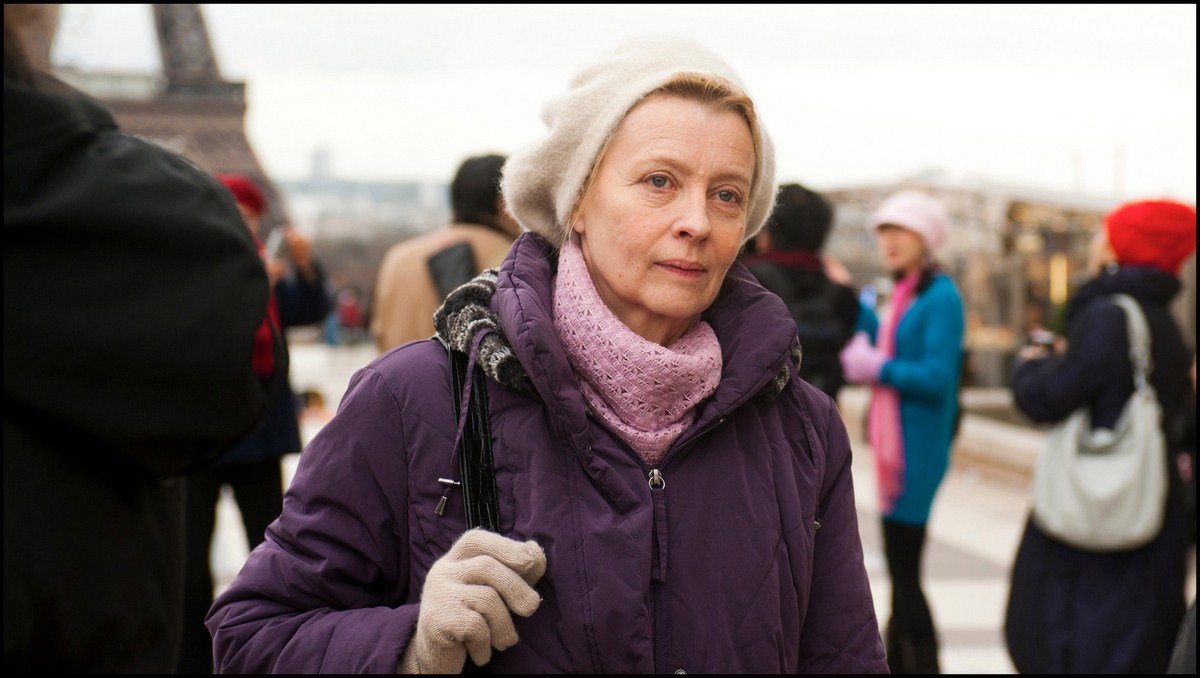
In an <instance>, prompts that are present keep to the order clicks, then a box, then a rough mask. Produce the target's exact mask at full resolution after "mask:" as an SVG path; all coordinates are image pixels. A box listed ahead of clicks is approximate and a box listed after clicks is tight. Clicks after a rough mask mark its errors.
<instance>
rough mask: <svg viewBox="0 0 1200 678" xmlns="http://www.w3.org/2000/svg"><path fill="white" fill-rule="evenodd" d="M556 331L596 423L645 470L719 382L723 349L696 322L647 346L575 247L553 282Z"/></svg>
mask: <svg viewBox="0 0 1200 678" xmlns="http://www.w3.org/2000/svg"><path fill="white" fill-rule="evenodd" d="M553 313H554V326H555V327H556V328H557V329H558V335H559V337H560V338H561V340H562V344H563V349H564V350H565V351H566V354H567V359H568V360H569V361H570V363H571V367H572V369H574V371H575V374H576V376H577V377H578V378H579V388H580V391H582V393H583V397H584V399H585V400H586V401H587V403H588V405H589V407H591V409H592V412H594V413H595V414H596V415H597V416H599V417H600V418H601V419H602V420H604V422H605V423H606V424H607V425H608V426H609V428H611V429H612V431H613V432H614V433H616V434H617V436H619V437H620V438H621V439H622V440H624V441H625V442H627V443H629V446H630V447H632V448H633V450H634V451H635V452H637V454H638V456H639V457H641V459H642V460H643V461H644V462H645V463H646V464H648V465H650V466H654V465H656V464H657V463H658V462H659V461H661V460H662V456H663V454H664V453H665V452H666V451H667V448H669V447H670V446H671V444H672V443H674V442H675V440H676V439H677V438H678V437H679V436H680V435H681V434H682V433H683V432H684V430H686V429H687V427H688V426H689V425H690V424H691V423H692V416H693V413H694V410H695V408H696V406H697V405H698V404H699V403H700V402H701V401H703V400H704V399H705V398H707V397H708V396H710V395H712V393H713V392H714V391H716V389H717V384H718V383H719V382H720V380H721V346H720V344H719V343H718V341H717V335H716V334H714V333H713V331H712V328H711V327H709V325H708V323H705V322H697V323H696V324H695V325H693V326H692V327H691V329H689V330H688V331H687V332H686V333H685V334H684V335H683V336H682V337H680V338H679V339H678V340H676V341H675V343H673V344H671V345H670V346H668V347H663V346H660V345H658V344H656V343H654V342H652V341H649V340H647V339H644V338H642V337H641V336H640V335H638V334H637V333H635V332H634V331H633V330H631V329H629V327H627V326H626V325H625V324H624V323H622V322H621V321H620V319H618V318H617V316H616V315H615V314H614V313H613V312H612V310H611V309H609V308H608V306H607V305H606V304H605V303H604V301H603V300H602V299H601V298H600V293H599V292H598V291H597V290H596V286H595V284H594V283H593V282H592V277H591V275H589V274H588V270H587V265H586V264H585V263H584V261H583V251H582V250H581V249H580V248H579V244H578V243H577V242H575V240H574V239H571V240H568V241H567V243H566V244H564V245H563V247H562V250H561V251H560V253H559V256H558V276H557V278H556V279H555V281H554V310H553Z"/></svg>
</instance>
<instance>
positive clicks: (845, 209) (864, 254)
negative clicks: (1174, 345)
mask: <svg viewBox="0 0 1200 678" xmlns="http://www.w3.org/2000/svg"><path fill="white" fill-rule="evenodd" d="M901 189H916V190H920V191H924V192H926V193H929V194H931V195H933V196H936V197H937V198H939V199H941V200H942V201H944V203H945V204H946V207H947V209H948V211H949V213H950V232H949V235H948V237H947V241H946V244H945V245H944V246H943V248H942V250H941V251H940V252H939V255H938V259H939V262H940V263H941V264H942V265H943V266H944V268H945V269H946V272H947V273H948V274H949V275H950V276H951V277H952V278H953V279H954V281H955V283H956V284H957V285H958V287H959V290H960V292H961V293H962V296H963V303H964V306H965V310H966V320H967V337H966V342H967V348H968V349H969V351H970V373H969V379H970V381H971V383H973V384H974V385H979V386H1003V385H1007V383H1008V371H1009V368H1010V367H1011V363H1012V358H1013V355H1014V354H1015V353H1016V351H1017V349H1019V348H1020V344H1021V342H1022V341H1023V340H1024V338H1025V336H1026V331H1027V329H1028V328H1029V327H1030V326H1031V325H1033V324H1040V325H1044V326H1046V327H1049V328H1051V329H1053V330H1056V331H1060V332H1061V331H1063V330H1064V329H1065V328H1064V317H1063V316H1064V312H1065V309H1066V302H1067V300H1068V299H1069V298H1070V297H1071V296H1072V295H1073V294H1074V292H1075V291H1076V290H1078V289H1079V287H1080V286H1081V285H1082V284H1083V283H1084V282H1086V281H1087V279H1088V277H1089V276H1088V274H1087V271H1086V269H1085V267H1086V262H1087V249H1088V242H1089V241H1090V240H1091V238H1092V236H1093V235H1094V234H1095V233H1096V231H1097V230H1098V229H1099V228H1101V227H1102V224H1103V218H1104V215H1105V214H1107V213H1108V212H1109V211H1111V210H1112V209H1113V208H1114V207H1116V206H1117V205H1118V204H1119V201H1118V200H1115V199H1109V198H1097V197H1091V196H1086V195H1079V194H1070V193H1056V192H1050V191H1041V190H1037V189H1031V188H1021V187H1014V186H1007V185H999V184H988V183H970V182H959V181H948V180H945V179H943V178H940V177H939V176H937V175H931V176H925V177H917V178H912V179H906V180H901V181H898V182H894V183H886V184H873V185H865V186H856V187H848V188H841V189H836V190H827V191H823V194H824V195H826V196H827V197H828V198H829V199H830V200H831V201H832V202H833V203H834V204H835V205H836V207H837V209H836V225H835V228H834V231H833V233H832V234H831V236H830V240H829V243H828V245H827V250H828V251H829V252H830V253H832V254H833V255H835V256H836V257H838V258H839V259H840V260H841V261H842V262H843V263H844V264H845V265H846V267H847V268H848V269H849V270H850V272H851V274H852V275H853V276H854V280H855V285H857V286H859V287H860V288H861V287H864V286H867V287H868V291H869V292H873V293H875V294H876V298H877V300H878V301H882V300H883V299H885V298H886V296H887V294H888V292H890V283H891V281H890V280H889V279H888V278H887V277H886V271H884V269H883V267H882V265H881V264H880V262H879V256H878V254H877V251H876V246H875V240H874V236H873V235H872V234H871V233H870V232H868V231H867V230H866V229H865V228H864V224H865V223H866V221H867V218H868V216H869V215H870V214H871V212H872V211H873V210H874V209H875V208H876V207H877V206H878V205H879V203H881V202H882V201H883V200H884V198H886V197H887V196H888V195H890V194H892V193H893V192H895V191H898V190H901ZM1183 278H1184V292H1183V294H1181V295H1180V298H1179V299H1177V301H1176V307H1175V311H1176V316H1177V318H1178V319H1179V321H1180V324H1181V325H1182V326H1183V328H1184V333H1185V335H1186V336H1187V337H1188V338H1189V340H1192V341H1193V342H1194V338H1195V336H1196V293H1195V290H1196V266H1195V257H1194V256H1193V257H1192V258H1191V260H1190V261H1189V263H1188V264H1187V265H1186V266H1185V268H1184V271H1183ZM870 296H871V295H870V294H868V295H867V298H870ZM877 305H878V304H877Z"/></svg>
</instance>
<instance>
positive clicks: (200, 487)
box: [178, 174, 331, 673]
mask: <svg viewBox="0 0 1200 678" xmlns="http://www.w3.org/2000/svg"><path fill="white" fill-rule="evenodd" d="M217 180H218V181H220V182H221V183H222V184H224V185H225V187H226V188H228V189H229V192H230V193H232V194H233V198H234V202H236V203H237V206H238V209H239V210H240V211H241V212H242V216H243V218H244V219H245V221H246V226H247V227H248V228H249V229H250V233H251V234H253V235H254V238H255V240H256V241H257V240H258V238H259V235H260V225H261V220H262V218H263V215H264V214H265V213H266V211H267V199H266V196H264V195H263V192H262V189H260V188H259V187H258V185H257V184H256V183H254V181H252V180H251V179H249V178H247V177H245V176H242V175H240V174H222V175H219V176H217ZM275 228H276V229H282V230H281V233H282V234H283V242H285V243H286V245H285V246H284V251H285V252H286V253H287V258H288V260H289V261H290V264H291V268H292V269H294V271H295V274H294V275H291V274H288V273H287V270H286V269H287V268H288V266H287V264H285V262H284V261H283V260H282V259H279V258H277V257H275V256H274V255H275V253H274V252H268V251H267V250H266V248H264V247H263V245H262V243H261V242H260V243H259V245H258V247H259V253H260V254H261V255H262V256H263V260H264V263H265V265H266V267H267V277H268V279H269V280H270V282H271V290H272V294H271V297H270V299H269V301H268V305H267V313H266V314H265V316H264V317H263V319H262V324H261V325H260V326H259V328H258V334H257V335H256V336H255V342H254V352H253V354H252V356H251V361H252V363H253V366H254V370H255V372H257V373H258V374H259V375H260V376H263V377H264V378H265V376H266V375H270V374H273V373H274V371H275V369H276V365H279V366H280V369H283V370H284V374H285V377H286V374H287V369H288V368H287V365H288V354H287V345H286V344H285V343H280V344H276V343H275V341H274V339H273V336H274V335H275V334H279V333H282V332H283V331H284V330H286V329H287V328H288V327H296V326H302V325H312V324H315V323H319V322H321V321H322V320H324V319H325V316H326V315H327V314H328V313H329V311H330V306H331V304H330V302H329V295H328V293H327V291H326V287H325V276H324V273H323V272H322V269H321V267H320V265H319V264H318V263H317V261H316V259H315V258H314V257H313V255H312V244H311V243H310V242H309V240H308V239H307V238H305V237H304V236H302V235H300V234H299V233H297V232H296V231H295V230H294V229H293V228H291V227H290V226H284V225H280V226H276V227H275ZM272 326H273V327H274V329H272ZM300 449H301V441H300V421H299V417H298V415H297V412H296V397H295V395H294V393H293V391H292V387H291V384H290V382H289V380H288V379H286V378H285V379H284V380H283V382H282V385H281V387H280V388H279V389H278V391H277V393H276V396H275V398H274V399H273V400H272V401H271V404H270V407H269V409H268V411H267V417H266V419H265V421H263V422H262V423H261V424H260V425H259V426H258V428H256V429H254V431H252V432H251V433H250V435H249V436H247V437H246V438H244V439H243V440H241V441H240V442H239V443H238V444H237V445H235V446H234V447H233V448H232V449H230V450H229V451H228V452H226V453H225V454H224V455H222V456H221V458H220V459H218V460H217V463H216V465H215V466H213V467H211V468H208V469H206V470H204V471H202V472H200V473H195V474H192V475H190V476H188V484H187V486H188V491H187V509H186V510H187V520H186V526H187V529H186V545H187V554H186V561H185V565H184V610H183V613H184V633H183V643H182V646H181V648H180V658H179V665H178V670H179V672H180V673H211V672H212V669H213V666H212V638H211V636H209V634H208V629H206V628H205V627H204V615H205V614H206V613H207V612H208V608H209V606H210V605H212V599H213V577H212V570H211V567H210V547H211V544H212V535H213V530H214V528H215V527H216V508H217V501H218V499H219V498H220V495H221V489H222V487H225V486H228V487H229V488H231V489H232V490H233V497H234V499H235V500H236V501H237V505H238V511H239V512H240V513H241V516H242V524H243V526H244V527H245V529H246V540H247V542H248V543H247V546H249V547H250V549H253V548H254V547H255V546H258V544H260V543H261V542H262V541H263V539H264V536H263V535H264V533H265V532H266V529H267V525H269V524H270V523H271V521H273V520H275V518H276V517H277V516H278V515H279V513H280V512H281V511H282V510H283V468H282V466H281V462H280V460H281V459H282V458H283V457H284V455H287V454H292V453H296V452H299V451H300Z"/></svg>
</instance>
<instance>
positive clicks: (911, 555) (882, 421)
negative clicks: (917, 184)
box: [842, 191, 963, 673]
mask: <svg viewBox="0 0 1200 678" xmlns="http://www.w3.org/2000/svg"><path fill="white" fill-rule="evenodd" d="M867 225H868V227H869V228H871V229H873V230H874V231H875V233H876V236H877V238H878V243H879V249H880V254H881V255H882V257H883V262H884V264H885V266H887V268H888V270H889V271H890V272H891V274H892V277H893V278H894V279H895V281H896V284H895V287H894V290H893V292H892V295H891V298H890V300H889V307H888V311H887V313H885V315H884V317H883V321H882V324H878V322H877V320H876V319H875V318H874V317H873V316H872V315H868V316H867V317H866V318H865V319H862V320H860V326H862V327H863V330H862V331H861V332H860V333H859V334H858V335H856V337H855V339H853V340H852V341H851V343H850V344H849V345H848V346H847V347H846V348H845V349H843V351H842V362H843V367H844V369H845V371H846V375H847V379H848V380H850V381H855V382H858V383H865V384H870V385H871V386H872V397H871V407H870V410H869V412H868V415H867V417H868V418H867V431H868V439H869V442H870V444H871V448H872V451H873V452H874V454H875V461H876V470H877V474H876V478H877V481H878V486H879V504H880V512H881V513H882V516H883V540H884V552H885V555H886V557H887V564H888V574H889V575H890V577H891V582H892V616H891V619H890V620H889V622H888V625H887V631H886V634H885V646H886V648H887V658H888V665H889V666H890V667H891V670H892V673H937V672H938V656H937V653H938V640H937V633H936V630H935V628H934V623H933V615H932V613H931V612H930V609H929V603H928V601H927V600H926V597H925V593H924V591H923V590H922V588H921V574H920V566H921V554H922V551H923V550H924V547H925V537H926V535H925V526H926V523H928V521H929V512H930V508H931V506H932V504H933V498H934V495H935V494H936V493H937V489H938V487H939V486H940V485H941V483H942V479H943V478H944V477H945V475H946V469H947V467H948V466H949V464H950V444H951V442H952V440H953V438H954V431H955V422H956V419H957V417H958V388H959V374H960V371H961V369H962V361H963V349H962V345H963V306H962V299H961V298H960V297H959V294H958V289H957V288H956V287H955V286H954V283H953V282H952V281H951V280H950V278H949V277H948V276H947V275H945V274H944V273H941V272H940V271H939V269H938V267H937V264H936V263H935V261H934V258H933V256H934V253H935V252H936V251H937V248H938V246H939V245H940V244H941V243H942V241H943V240H944V239H945V237H946V230H947V216H946V211H945V208H944V207H943V206H942V204H941V203H940V202H939V201H938V200H936V199H934V198H932V197H931V196H928V195H926V194H924V193H920V192H916V191H901V192H899V193H896V194H895V195H892V196H891V197H889V198H888V199H887V200H885V201H884V202H883V203H882V204H881V205H880V206H879V208H878V210H876V212H875V213H874V214H873V215H872V216H871V219H870V220H869V222H868V224H867Z"/></svg>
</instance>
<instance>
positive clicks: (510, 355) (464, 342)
mask: <svg viewBox="0 0 1200 678" xmlns="http://www.w3.org/2000/svg"><path fill="white" fill-rule="evenodd" d="M496 280H497V270H496V269H494V268H489V269H487V270H485V271H484V272H482V273H480V274H479V275H478V276H476V277H475V279H474V280H471V281H470V282H468V283H466V284H464V285H462V286H460V287H458V288H457V289H455V290H454V291H453V292H451V293H450V294H449V295H447V296H446V300H445V301H444V302H443V303H442V305H441V307H440V308H438V310H437V312H436V313H434V315H433V326H434V329H436V330H437V336H438V337H440V338H441V339H443V340H444V341H445V342H446V343H447V344H449V345H450V348H451V349H453V350H456V351H462V352H463V353H467V354H470V352H471V346H472V344H473V343H474V341H475V338H476V337H477V336H478V335H479V334H480V333H481V332H483V333H485V334H486V336H484V338H483V339H482V341H480V344H479V350H478V353H477V354H476V356H475V362H476V364H478V365H479V366H480V367H481V368H483V371H484V374H486V375H488V376H489V377H491V378H492V379H494V380H495V381H496V382H497V383H499V384H500V385H502V386H504V387H506V388H508V389H510V390H513V391H517V392H518V393H523V394H525V395H528V396H531V397H537V391H536V390H535V389H534V387H533V383H532V382H531V381H530V380H529V375H528V374H526V372H525V368H524V367H523V366H522V365H521V362H520V361H519V360H518V359H517V355H516V353H514V352H513V350H512V346H511V345H510V344H509V342H508V340H507V339H506V338H505V337H504V335H503V334H502V332H501V330H500V320H499V318H497V317H496V314H495V313H493V312H492V309H491V306H490V301H491V298H492V294H494V293H495V292H496ZM791 358H792V362H794V363H795V369H796V370H799V369H800V361H801V359H802V358H803V350H802V349H801V346H800V340H799V339H796V340H795V341H794V342H793V343H792V350H791ZM791 377H792V370H791V369H790V368H789V365H788V364H787V363H784V365H783V367H782V368H780V370H779V373H778V374H777V375H775V378H773V379H772V380H771V381H769V382H767V384H766V385H765V386H763V388H762V390H760V391H759V392H758V394H756V395H755V397H754V399H755V400H759V401H768V402H769V401H772V400H774V399H775V398H777V397H779V394H780V393H782V392H783V389H784V387H785V386H787V383H788V381H789V380H790V379H791Z"/></svg>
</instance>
